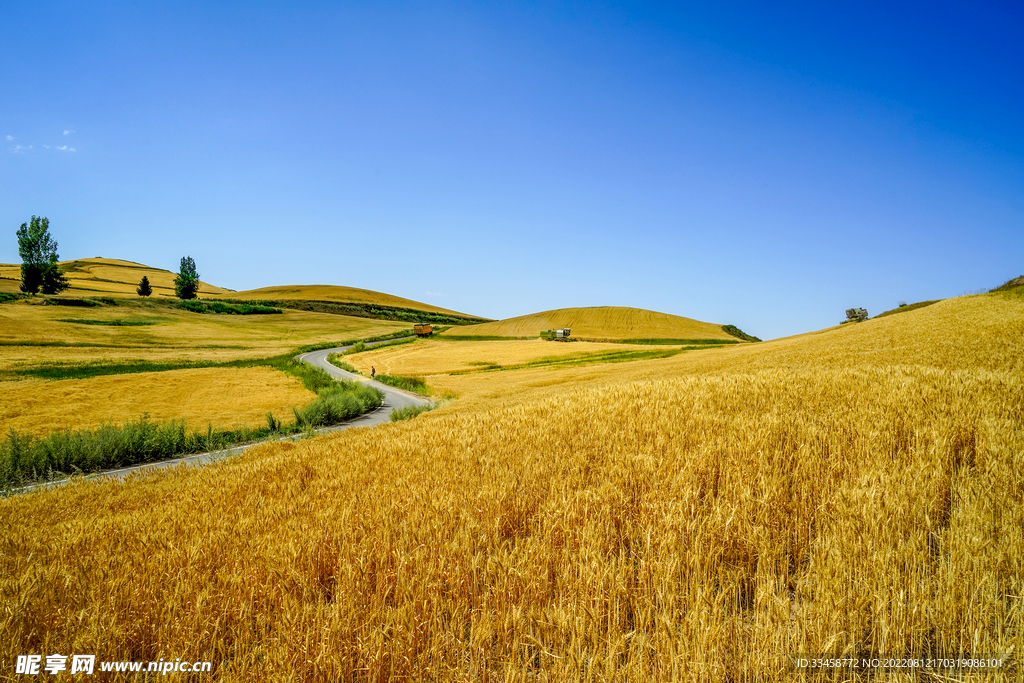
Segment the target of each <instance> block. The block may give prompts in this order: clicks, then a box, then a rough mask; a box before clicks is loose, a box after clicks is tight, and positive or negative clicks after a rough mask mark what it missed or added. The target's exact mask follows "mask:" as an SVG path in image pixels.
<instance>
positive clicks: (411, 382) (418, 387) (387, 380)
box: [376, 375, 431, 396]
mask: <svg viewBox="0 0 1024 683" xmlns="http://www.w3.org/2000/svg"><path fill="white" fill-rule="evenodd" d="M376 379H377V381H378V382H380V383H382V384H387V385H388V386H389V387H395V388H396V389H404V390H405V391H411V392H412V393H414V394H419V395H420V396H430V394H431V391H430V387H428V386H427V382H426V380H425V379H423V378H422V377H405V376H402V375H377V378H376Z"/></svg>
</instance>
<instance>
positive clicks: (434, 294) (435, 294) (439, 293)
mask: <svg viewBox="0 0 1024 683" xmlns="http://www.w3.org/2000/svg"><path fill="white" fill-rule="evenodd" d="M423 293H424V294H426V295H427V296H444V295H443V294H441V292H423Z"/></svg>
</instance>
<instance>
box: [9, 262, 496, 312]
mask: <svg viewBox="0 0 1024 683" xmlns="http://www.w3.org/2000/svg"><path fill="white" fill-rule="evenodd" d="M60 265H61V267H62V268H63V269H64V275H65V276H66V277H67V278H68V280H69V281H70V282H71V288H70V289H69V290H67V292H65V293H64V296H72V297H82V296H86V297H88V296H114V297H133V298H135V297H138V294H137V293H136V291H135V288H136V287H138V285H139V280H141V279H142V276H144V275H145V276H146V277H148V278H149V283H150V285H152V287H153V296H154V297H173V296H174V277H175V275H176V273H172V272H171V271H169V270H163V269H161V268H153V267H151V266H147V265H143V264H141V263H134V262H132V261H121V260H119V259H108V258H102V257H96V258H86V259H74V260H71V261H61V262H60ZM20 282H21V265H20V264H17V263H0V292H11V293H16V292H18V291H19V289H18V286H19V284H20ZM199 297H200V298H201V299H213V298H217V299H237V300H246V301H254V300H264V301H275V302H282V303H283V304H284V305H286V306H287V307H290V308H291V307H294V306H288V304H287V303H286V302H301V301H305V302H324V303H327V304H358V305H361V306H383V307H389V308H395V309H408V310H412V311H424V312H428V313H436V314H439V315H444V316H454V317H456V318H471V319H472V320H471V322H475V321H477V320H486V318H474V317H473V316H468V315H466V314H465V313H459V312H458V311H452V310H449V309H447V308H440V307H438V306H432V305H430V304H425V303H422V302H420V301H414V300H412V299H406V298H403V297H400V296H394V295H391V294H384V293H382V292H375V291H373V290H369V289H359V288H357V287H341V286H335V285H283V286H277V287H261V288H259V289H250V290H246V291H242V292H236V291H234V290H232V289H227V288H225V287H218V286H216V285H212V284H210V283H208V282H203V281H201V280H200V287H199ZM318 310H319V309H318ZM322 312H339V313H341V312H343V311H334V310H327V311H322Z"/></svg>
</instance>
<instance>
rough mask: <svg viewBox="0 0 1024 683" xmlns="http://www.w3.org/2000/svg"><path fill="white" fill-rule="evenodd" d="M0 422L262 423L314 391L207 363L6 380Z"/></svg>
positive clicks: (277, 377)
mask: <svg viewBox="0 0 1024 683" xmlns="http://www.w3.org/2000/svg"><path fill="white" fill-rule="evenodd" d="M0 386H2V387H3V392H4V400H3V402H2V403H0V426H2V428H3V430H4V432H5V433H6V432H7V430H10V429H14V430H16V431H19V432H27V433H31V434H35V435H37V436H41V435H44V434H47V433H49V432H54V431H62V430H65V429H85V428H91V427H98V426H100V425H101V424H104V423H113V424H122V423H124V422H126V421H128V420H135V419H138V418H140V417H142V416H143V415H144V414H147V415H149V417H150V418H151V419H153V420H155V421H157V422H159V421H163V420H170V419H184V420H186V421H188V423H189V424H190V425H192V426H193V427H196V428H200V427H205V425H206V424H207V423H212V424H213V425H215V426H217V427H236V426H247V427H253V426H262V425H264V424H266V414H267V412H268V411H273V413H274V414H275V415H277V416H278V417H279V418H280V417H285V416H290V415H291V409H292V406H299V407H301V406H302V405H304V404H306V403H308V402H309V401H310V400H312V399H313V398H315V394H313V392H311V391H307V390H306V389H305V388H303V386H302V384H301V383H300V382H298V381H297V380H296V379H295V378H294V377H290V376H288V375H286V374H285V373H283V372H280V371H279V370H274V369H272V368H266V367H255V368H201V369H195V370H169V371H166V372H140V373H134V374H128V375H109V376H105V377H93V378H90V379H68V380H59V381H50V380H38V379H29V380H21V381H14V382H4V383H3V384H2V385H0Z"/></svg>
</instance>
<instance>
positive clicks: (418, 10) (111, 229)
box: [0, 2, 1024, 339]
mask: <svg viewBox="0 0 1024 683" xmlns="http://www.w3.org/2000/svg"><path fill="white" fill-rule="evenodd" d="M0 16H2V17H3V23H4V25H5V28H6V29H7V30H6V34H7V36H8V41H7V43H6V44H7V47H6V49H5V51H4V54H3V56H2V57H0V67H2V68H0V92H2V93H3V96H2V98H0V144H2V148H0V225H6V226H7V229H8V230H9V232H8V236H9V239H0V262H7V263H12V262H17V261H18V253H17V242H16V239H15V237H14V232H15V230H16V229H17V227H18V226H19V225H20V224H21V223H22V222H25V221H27V220H28V219H29V217H30V216H31V215H32V214H36V215H45V216H47V217H49V219H50V226H51V233H52V234H53V235H54V237H55V238H56V239H57V240H58V242H59V243H60V255H61V258H63V259H68V258H82V257H90V256H104V257H111V258H123V259H127V260H132V261H139V262H143V263H146V264H149V265H152V266H157V267H162V268H167V269H169V270H176V269H177V265H178V261H179V259H180V257H181V256H184V255H186V254H188V255H191V256H193V257H194V258H195V260H196V263H197V265H198V269H199V272H200V273H201V274H202V276H203V279H204V280H207V281H209V282H213V283H215V284H218V285H220V286H225V287H231V288H233V289H239V290H240V289H248V288H253V287H260V286H268V285H279V284H314V283H324V284H341V285H350V286H356V287H365V288H369V289H375V290H380V291H384V292H388V293H391V294H397V295H400V296H405V297H409V298H412V299H418V300H421V301H428V302H431V303H434V304H436V305H439V306H444V307H447V308H452V309H456V310H460V311H465V312H467V313H473V314H477V315H483V316H487V317H494V318H502V317H509V316H513V315H520V314H525V313H531V312H535V311H539V310H546V309H551V308H560V307H566V306H598V305H623V306H636V307H640V308H650V309H654V310H659V311H664V312H667V313H674V314H678V315H685V316H690V317H694V318H698V319H701V320H707V321H711V322H719V323H732V324H735V325H738V326H739V327H741V328H742V329H744V330H746V331H748V332H750V333H752V334H756V335H758V336H760V337H762V338H765V339H767V338H774V337H778V336H784V335H789V334H797V333H800V332H805V331H809V330H814V329H820V328H822V327H827V326H830V325H833V324H835V323H836V322H838V321H839V320H840V319H841V318H842V317H843V311H844V309H846V308H848V307H851V306H863V307H866V308H867V309H868V310H869V312H871V313H877V312H880V311H882V310H885V309H888V308H892V307H894V306H895V305H896V303H897V301H899V300H906V301H909V302H913V301H918V300H923V299H934V298H940V297H949V296H956V295H958V294H962V293H965V292H970V291H975V290H978V289H980V288H982V287H992V286H996V285H998V284H1000V283H1002V282H1003V281H1005V280H1006V279H1009V278H1011V277H1015V276H1017V275H1020V274H1022V273H1024V258H1022V256H1024V132H1022V129H1024V126H1022V122H1024V79H1022V78H1021V76H1020V74H1021V71H1022V66H1024V54H1022V52H1024V49H1022V47H1021V45H1022V43H1024V41H1022V39H1021V36H1022V35H1024V30H1022V29H1024V21H1022V15H1021V11H1020V10H1018V9H1014V8H1013V6H1011V5H1006V6H1000V5H995V4H986V3H979V2H972V3H963V4H954V3H942V2H938V3H934V2H933V3H916V4H902V5H893V4H892V3H880V4H876V5H870V4H866V3H849V4H846V5H843V6H839V5H838V4H835V3H807V4H775V3H749V4H743V3H739V4H726V3H700V4H699V5H697V4H694V6H692V7H687V6H682V7H680V6H678V5H676V4H666V5H659V4H642V5H634V4H616V3H607V4H597V3H585V4H568V3H566V4H552V3H546V4H528V3H514V4H513V3H501V4H481V3H436V4H435V3H430V4H424V3H409V4H406V5H403V4H382V3H365V4H364V3H345V4H343V5H338V6H336V5H335V4H334V3H323V4H316V3H307V4H296V3H289V4H287V5H286V4H284V3H256V4H255V5H254V6H247V5H242V4H237V5H232V4H229V3H210V4H202V3H191V4H184V3H174V4H167V5H152V4H151V3H132V4H123V5H118V4H110V3H64V4H54V3H46V2H38V3H28V2H0Z"/></svg>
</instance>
